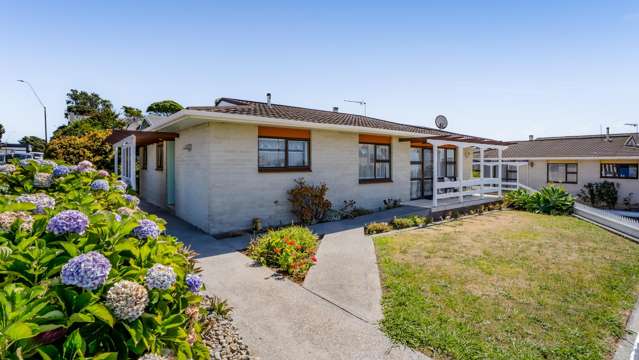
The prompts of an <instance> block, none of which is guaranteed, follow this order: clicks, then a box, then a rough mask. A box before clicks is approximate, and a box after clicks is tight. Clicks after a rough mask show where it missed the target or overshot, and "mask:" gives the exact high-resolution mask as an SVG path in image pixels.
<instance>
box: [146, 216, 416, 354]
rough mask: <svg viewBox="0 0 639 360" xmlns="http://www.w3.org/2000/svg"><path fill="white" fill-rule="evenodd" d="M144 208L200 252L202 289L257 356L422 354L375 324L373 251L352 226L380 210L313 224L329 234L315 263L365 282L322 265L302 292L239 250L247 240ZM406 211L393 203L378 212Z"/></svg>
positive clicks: (376, 302)
mask: <svg viewBox="0 0 639 360" xmlns="http://www.w3.org/2000/svg"><path fill="white" fill-rule="evenodd" d="M150 210H152V211H153V212H154V213H156V214H158V216H161V217H162V218H164V219H166V220H167V221H168V226H167V231H168V232H169V233H170V234H172V235H174V236H176V237H178V238H179V239H180V240H181V241H183V242H185V243H186V244H188V245H190V246H191V247H192V248H193V249H194V250H196V251H198V252H200V254H201V256H200V258H199V261H200V266H201V267H202V269H203V270H204V272H203V274H202V275H203V278H204V282H205V284H206V288H207V290H206V291H207V292H208V293H210V294H212V295H217V296H220V297H222V298H225V299H228V301H229V304H230V305H232V306H233V307H234V311H233V317H234V319H235V322H236V325H237V327H238V329H239V331H240V334H241V335H242V337H243V338H244V340H245V342H246V344H247V345H248V346H249V347H250V349H251V351H252V352H253V353H254V354H255V355H257V356H259V357H260V358H261V359H262V360H270V359H274V360H275V359H278V360H279V359H296V360H297V359H327V360H328V359H331V360H333V359H361V360H364V359H371V360H373V359H380V360H381V359H428V357H426V356H424V355H423V354H421V353H418V352H414V351H412V350H410V349H408V348H405V347H403V346H398V345H394V344H393V343H391V341H390V340H389V339H388V338H387V337H386V336H385V335H384V334H383V333H382V332H381V331H380V330H379V328H378V326H377V325H376V324H374V322H376V321H377V320H378V319H380V318H381V309H380V308H379V296H380V294H381V291H380V290H379V277H378V275H377V273H376V267H375V274H367V273H366V271H367V270H366V269H367V268H370V264H371V263H373V264H374V249H372V244H371V243H370V239H368V238H367V237H364V236H363V235H361V229H358V228H359V227H361V225H362V223H361V222H362V221H366V222H368V221H372V220H370V219H373V220H374V218H375V217H380V216H381V215H380V214H381V213H380V214H374V215H375V216H372V217H370V218H369V219H368V220H367V219H366V218H364V219H362V218H360V219H359V220H357V221H347V222H337V223H330V224H326V225H325V224H321V225H318V226H317V228H316V229H315V231H318V232H320V231H321V232H323V233H327V235H326V236H325V238H324V241H323V243H322V246H321V247H320V252H319V255H318V257H319V263H320V264H321V263H322V262H326V264H327V265H329V266H330V264H331V263H332V264H333V266H345V265H344V264H346V268H342V269H339V268H337V269H335V270H336V271H335V272H334V273H333V275H334V274H337V276H338V277H343V275H344V274H347V273H352V274H353V276H351V277H350V278H351V280H354V281H359V279H361V278H365V279H367V280H366V281H365V282H366V283H367V284H368V285H363V286H361V287H358V286H356V287H354V288H352V289H349V287H348V282H347V281H334V279H331V278H329V276H333V275H331V273H329V272H328V271H326V270H327V269H328V266H323V267H322V268H320V267H319V265H318V269H319V270H318V271H314V274H313V275H311V274H309V276H312V278H311V281H310V282H308V283H306V282H305V284H306V285H308V286H309V289H305V288H304V287H303V286H300V285H298V284H295V283H293V282H291V281H289V280H288V279H285V278H282V277H280V276H278V275H277V274H275V273H273V272H272V271H271V270H270V269H268V268H266V267H262V266H257V265H255V263H254V262H253V261H252V260H251V259H249V258H247V257H246V256H244V255H243V254H241V253H240V252H237V250H238V249H242V248H244V247H245V246H246V245H247V244H248V240H249V239H248V237H240V238H232V239H225V240H217V239H215V238H213V237H211V236H209V235H206V234H204V233H203V232H201V231H199V230H198V229H196V228H194V227H191V226H190V225H188V224H186V223H185V222H183V221H182V220H180V219H177V218H175V217H174V216H172V215H170V214H168V213H166V212H162V211H159V210H158V209H150ZM421 210H422V211H423V209H421ZM409 212H410V211H408V210H407V209H406V208H399V209H394V211H391V212H387V213H386V215H384V216H385V217H389V216H390V217H392V216H393V215H394V214H396V215H400V214H404V213H409ZM413 212H414V209H413ZM385 217H380V219H382V218H385ZM367 218H368V217H367ZM354 220H356V219H354ZM329 225H330V226H329ZM323 226H326V227H323ZM341 230H344V232H339V231H341ZM340 240H344V241H345V243H344V246H345V249H348V251H347V252H348V253H349V254H350V255H345V256H339V251H338V250H339V245H340V244H339V241H340ZM361 249H364V250H361ZM356 253H363V256H364V258H366V261H363V262H362V263H361V264H354V263H351V264H349V263H348V261H349V260H353V256H354V255H355V254H356ZM323 281H324V282H326V284H327V285H325V284H324V283H323ZM331 284H332V285H331ZM371 284H372V285H371ZM369 291H370V292H369ZM318 294H319V296H318ZM322 294H323V295H322ZM340 294H341V295H340ZM333 302H335V303H333ZM336 304H339V306H337V305H336Z"/></svg>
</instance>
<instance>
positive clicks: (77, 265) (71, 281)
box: [60, 251, 111, 290]
mask: <svg viewBox="0 0 639 360" xmlns="http://www.w3.org/2000/svg"><path fill="white" fill-rule="evenodd" d="M109 271H111V263H110V262H109V259H107V258H106V257H105V256H104V255H102V254H100V253H99V252H97V251H91V252H88V253H86V254H82V255H80V256H76V257H74V258H73V259H71V260H69V262H67V263H66V264H64V266H63V267H62V271H61V272H60V276H61V277H62V283H63V284H66V285H75V286H78V287H81V288H83V289H87V290H95V289H97V288H98V287H100V286H101V285H102V284H104V282H105V281H106V279H107V277H108V276H109Z"/></svg>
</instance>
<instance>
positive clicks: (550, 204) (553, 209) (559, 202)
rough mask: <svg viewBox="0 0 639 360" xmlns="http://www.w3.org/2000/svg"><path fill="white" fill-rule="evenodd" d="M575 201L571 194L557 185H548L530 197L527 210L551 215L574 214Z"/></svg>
mask: <svg viewBox="0 0 639 360" xmlns="http://www.w3.org/2000/svg"><path fill="white" fill-rule="evenodd" d="M574 205H575V199H574V198H573V197H572V195H570V193H569V192H567V191H566V190H564V189H563V188H560V187H558V186H555V185H547V186H544V187H543V188H541V189H540V190H539V191H538V192H536V193H533V194H532V195H530V198H529V200H528V204H527V205H526V210H528V211H531V212H534V213H539V214H549V215H567V214H570V213H572V210H573V206H574Z"/></svg>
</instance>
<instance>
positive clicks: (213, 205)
mask: <svg viewBox="0 0 639 360" xmlns="http://www.w3.org/2000/svg"><path fill="white" fill-rule="evenodd" d="M109 141H110V142H111V143H113V144H114V151H115V169H116V172H117V173H118V174H119V175H120V176H121V177H122V178H124V179H126V180H128V181H129V182H130V183H131V185H132V186H133V187H134V188H136V189H138V192H139V194H140V197H141V198H143V199H145V200H146V201H148V202H150V203H153V204H155V205H157V206H161V207H164V208H168V209H170V210H172V211H174V213H175V214H176V215H177V216H178V217H180V218H182V219H184V220H186V221H188V222H190V223H192V224H194V225H195V226H197V227H199V228H201V229H203V230H204V231H206V232H209V233H213V234H215V233H220V232H226V231H231V230H237V229H246V228H249V227H250V226H251V222H252V220H253V219H254V218H259V219H261V220H262V222H263V223H264V224H271V225H278V224H287V223H290V222H291V221H292V220H293V215H292V214H291V213H290V210H289V209H290V207H289V202H288V196H287V191H288V190H289V189H291V188H292V187H293V186H294V185H295V184H294V180H295V179H297V178H302V177H303V178H304V179H305V180H306V181H307V182H309V183H313V184H319V183H325V184H326V185H327V186H328V189H329V191H328V198H329V200H330V201H331V202H332V203H333V206H334V207H335V208H339V207H340V206H341V205H342V204H343V202H344V201H346V200H355V201H356V203H357V205H358V206H361V207H365V208H369V209H378V208H381V207H383V201H384V200H385V199H399V200H401V201H403V202H409V201H412V203H414V204H420V205H422V206H424V207H433V208H436V207H438V206H442V204H449V203H451V202H457V203H459V204H463V203H466V202H468V201H474V200H479V199H482V198H484V196H492V197H498V196H500V195H501V193H502V190H503V189H505V188H506V186H510V187H512V186H513V184H512V183H511V184H505V183H503V182H502V181H501V174H499V172H500V170H499V169H501V168H502V166H500V165H502V163H501V159H500V158H499V154H501V152H502V150H503V149H505V148H506V146H507V145H508V143H504V142H501V141H496V140H491V139H485V138H480V137H474V136H468V135H461V134H456V133H452V132H448V131H443V130H439V129H432V128H428V127H420V126H414V125H406V124H400V123H395V122H390V121H386V120H381V119H376V118H372V117H367V116H361V115H355V114H348V113H343V112H339V111H338V109H337V108H333V110H332V111H331V110H326V111H325V110H315V109H308V108H301V107H295V106H288V105H278V104H273V103H271V101H270V95H269V96H267V101H266V102H258V101H248V100H238V99H231V98H220V99H218V100H216V102H215V104H214V106H194V107H188V108H186V109H184V110H181V111H179V112H178V113H175V114H173V115H171V116H170V117H167V118H165V119H163V120H162V121H159V122H157V123H156V124H153V125H151V126H149V127H148V128H146V129H144V130H143V131H139V130H121V131H114V132H113V134H112V135H111V137H110V138H109ZM489 149H493V150H495V151H496V154H497V157H496V158H493V159H484V158H483V154H484V151H487V150H489ZM136 160H137V163H138V164H139V172H138V171H136ZM475 163H477V164H484V165H485V166H484V167H481V168H482V169H483V168H488V169H492V168H494V169H497V170H496V171H495V174H494V176H493V175H491V176H485V175H484V172H483V171H478V172H474V171H473V166H474V165H473V164H475ZM514 185H515V186H516V184H514ZM502 187H503V188H502Z"/></svg>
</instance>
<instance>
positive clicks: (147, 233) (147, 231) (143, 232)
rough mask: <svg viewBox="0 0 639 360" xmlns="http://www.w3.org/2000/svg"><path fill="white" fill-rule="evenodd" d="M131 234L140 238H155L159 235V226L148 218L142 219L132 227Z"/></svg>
mask: <svg viewBox="0 0 639 360" xmlns="http://www.w3.org/2000/svg"><path fill="white" fill-rule="evenodd" d="M133 234H134V235H135V237H136V238H138V239H140V240H144V239H146V238H149V237H151V238H153V239H157V237H158V236H160V227H159V226H158V224H156V223H154V222H153V221H151V220H149V219H142V220H140V221H139V222H138V226H136V227H135V229H133Z"/></svg>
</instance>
